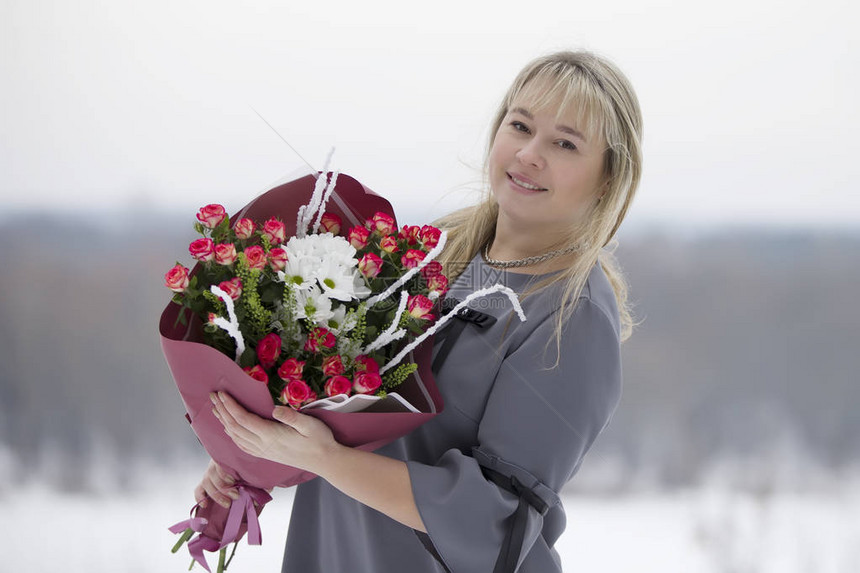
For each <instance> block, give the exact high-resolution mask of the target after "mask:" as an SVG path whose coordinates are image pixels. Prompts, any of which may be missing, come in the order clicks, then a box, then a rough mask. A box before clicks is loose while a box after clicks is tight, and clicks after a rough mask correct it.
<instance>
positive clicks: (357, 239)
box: [347, 227, 370, 249]
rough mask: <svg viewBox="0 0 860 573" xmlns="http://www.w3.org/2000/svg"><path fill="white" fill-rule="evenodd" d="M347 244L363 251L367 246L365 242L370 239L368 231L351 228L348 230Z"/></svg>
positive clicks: (363, 228)
mask: <svg viewBox="0 0 860 573" xmlns="http://www.w3.org/2000/svg"><path fill="white" fill-rule="evenodd" d="M347 238H348V239H349V244H350V245H352V246H353V247H355V248H356V249H363V248H364V247H366V246H367V241H368V239H370V231H368V230H367V229H366V228H365V227H353V228H352V229H350V230H349V237H347Z"/></svg>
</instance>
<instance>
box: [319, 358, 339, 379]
mask: <svg viewBox="0 0 860 573" xmlns="http://www.w3.org/2000/svg"><path fill="white" fill-rule="evenodd" d="M322 371H323V374H325V375H326V376H337V375H338V374H343V360H342V359H341V357H340V356H338V355H337V354H335V355H334V356H326V357H325V358H323V361H322Z"/></svg>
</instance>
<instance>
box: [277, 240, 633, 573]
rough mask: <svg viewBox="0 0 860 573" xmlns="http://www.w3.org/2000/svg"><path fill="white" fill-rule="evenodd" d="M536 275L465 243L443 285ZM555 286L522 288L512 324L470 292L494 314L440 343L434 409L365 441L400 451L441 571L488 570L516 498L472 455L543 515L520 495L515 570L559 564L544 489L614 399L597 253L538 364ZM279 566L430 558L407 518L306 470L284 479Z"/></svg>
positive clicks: (384, 571) (616, 362)
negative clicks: (288, 506)
mask: <svg viewBox="0 0 860 573" xmlns="http://www.w3.org/2000/svg"><path fill="white" fill-rule="evenodd" d="M539 278H541V277H533V276H531V275H526V274H518V273H512V272H505V271H499V270H496V269H493V268H491V267H489V266H487V265H486V264H485V263H484V262H483V261H482V259H481V257H480V255H478V256H476V257H475V259H474V260H472V262H471V263H470V265H469V267H468V268H467V269H466V271H465V272H464V273H463V274H462V275H460V277H458V279H457V281H455V282H454V283H453V284H452V285H451V289H450V291H449V296H452V297H455V298H458V299H464V298H465V297H466V296H467V295H468V294H469V293H471V292H474V291H475V290H478V289H479V288H482V287H484V286H490V285H492V284H495V283H496V282H503V283H504V284H506V285H507V286H509V287H511V288H512V289H513V290H514V291H517V292H523V291H524V290H525V289H526V288H527V286H528V284H529V281H530V280H533V279H539ZM558 295H559V289H558V288H557V285H553V287H551V288H549V289H544V290H543V291H542V292H541V293H539V294H536V295H533V296H531V297H529V298H527V299H526V300H525V301H524V302H523V310H524V311H525V314H526V317H527V319H528V320H527V321H526V322H523V323H521V322H520V321H519V320H518V319H517V318H516V316H513V317H512V315H513V314H514V313H513V311H512V309H511V305H510V303H509V302H508V300H507V298H506V297H505V296H504V295H501V294H499V293H496V294H494V295H490V296H489V297H486V298H484V299H477V300H475V301H473V303H472V308H474V309H476V310H479V311H481V312H484V313H487V314H490V315H492V316H494V317H496V318H497V321H496V322H495V323H494V324H492V325H491V326H489V327H485V328H481V327H478V326H476V325H474V324H467V325H466V326H465V329H464V330H463V332H462V334H461V335H460V336H459V338H458V339H457V342H456V344H454V345H453V346H452V350H451V352H450V354H448V356H447V357H446V359H445V361H444V362H443V363H442V365H441V368H440V369H439V371H438V373H437V375H436V383H437V386H438V387H439V390H440V392H441V394H442V398H443V400H444V403H445V409H444V411H443V412H442V413H441V414H440V415H438V416H437V417H436V418H434V419H433V420H431V421H430V422H429V423H427V424H425V425H424V426H421V427H420V428H418V429H416V430H415V431H413V432H411V433H410V434H408V435H406V436H404V437H403V438H401V439H399V440H397V441H395V442H393V443H391V444H389V445H387V446H385V447H383V448H380V449H379V450H377V453H379V454H382V455H386V456H389V457H392V458H395V459H399V460H404V461H406V462H407V467H408V469H409V476H410V478H411V481H412V491H413V494H414V496H415V503H416V505H417V507H418V511H419V513H420V514H421V518H422V520H423V522H424V524H425V526H426V527H427V535H428V537H429V540H430V541H432V545H433V547H435V550H436V551H437V552H438V554H439V555H440V556H441V559H442V560H444V562H445V564H446V565H447V567H448V569H449V570H450V571H452V572H453V573H490V572H492V571H493V568H494V565H495V564H496V560H497V557H498V555H499V550H500V546H501V545H502V542H503V539H504V537H505V534H506V532H507V531H508V529H509V527H510V525H511V521H512V520H513V517H512V514H514V512H515V511H516V510H517V507H518V502H519V498H518V497H517V496H516V495H514V494H513V493H510V492H509V491H506V490H505V489H503V488H500V487H498V486H497V485H496V484H495V483H493V482H492V481H488V479H487V478H486V477H485V475H484V473H483V472H482V470H481V467H482V466H485V467H492V468H494V469H495V470H497V471H499V472H501V473H502V474H504V475H505V476H510V475H513V476H516V477H517V478H518V479H519V481H520V482H521V483H523V484H525V485H526V486H527V487H529V488H531V490H532V491H533V492H534V493H535V494H537V495H538V496H539V497H540V499H542V500H543V501H544V502H545V503H546V504H547V505H549V506H550V508H549V510H548V511H547V512H546V513H545V515H541V514H540V513H539V512H538V511H537V510H536V509H534V508H533V507H529V508H528V512H527V517H526V514H525V513H524V515H523V517H525V518H526V520H525V523H526V528H525V535H524V541H523V549H522V551H521V552H520V557H519V563H520V566H519V568H518V569H517V571H519V572H520V573H548V572H555V571H561V562H560V560H559V557H558V553H557V552H556V551H555V550H554V549H553V544H554V543H555V542H556V540H557V539H558V538H559V536H560V535H561V533H562V531H564V527H565V522H566V519H565V514H564V509H563V507H562V505H561V502H560V500H559V498H558V495H557V492H559V491H560V490H561V488H562V486H563V485H564V484H565V483H567V482H568V481H569V480H570V479H571V478H572V477H573V475H574V474H575V473H576V472H577V470H578V469H579V466H580V464H581V463H582V460H583V457H584V456H585V453H586V452H587V451H588V449H589V448H590V447H591V444H592V442H593V441H594V439H595V438H596V437H597V435H598V434H599V433H600V432H601V431H602V430H603V429H604V428H605V427H606V425H607V424H608V423H609V420H610V418H611V416H612V414H613V412H614V411H615V408H616V406H617V405H618V401H619V399H620V396H621V359H620V352H619V318H618V310H617V307H616V303H615V297H614V294H613V291H612V288H611V286H610V284H609V281H608V279H607V278H606V275H605V273H604V272H603V269H602V267H601V266H600V264H599V263H598V264H596V265H595V266H594V268H593V269H592V271H591V273H590V274H589V277H588V282H587V284H586V286H585V288H584V289H583V292H582V295H581V297H580V300H579V301H578V305H577V308H576V311H575V313H574V314H573V316H572V317H571V318H570V320H568V321H567V323H566V324H565V326H564V330H563V338H562V346H561V358H560V362H559V366H558V367H557V368H555V369H547V368H548V367H550V366H552V364H553V363H554V362H555V358H556V346H555V342H554V340H552V338H553V335H554V328H555V323H554V318H555V313H556V312H558V304H557V300H558ZM509 318H511V320H510V321H509V320H508V319H509ZM452 322H453V321H452ZM506 327H507V332H505V330H506ZM548 340H549V341H550V344H549V346H546V343H547V341H548ZM438 346H439V345H437V348H434V354H435V353H437V352H438ZM523 509H525V508H523ZM425 539H426V538H425ZM282 571H283V572H285V573H312V572H321V573H340V572H356V573H364V572H366V573H371V572H373V573H395V572H402V571H409V572H410V573H413V572H414V573H425V572H426V573H430V572H433V573H439V572H442V571H444V569H443V568H442V566H441V565H440V564H439V563H438V562H437V561H436V558H434V557H433V556H432V555H431V553H430V552H428V550H427V549H426V548H425V546H424V545H423V544H422V542H421V541H420V540H419V537H418V536H417V535H416V533H415V532H414V531H413V530H412V529H410V528H409V527H406V526H404V525H401V524H400V523H398V522H396V521H394V520H392V519H390V518H389V517H387V516H386V515H384V514H382V513H379V512H378V511H376V510H374V509H371V508H369V507H367V506H365V505H363V504H361V503H359V502H357V501H355V500H353V499H352V498H350V497H348V496H346V495H344V494H342V493H340V491H338V490H337V489H335V488H333V487H332V486H331V485H329V484H328V483H327V482H325V481H324V480H321V479H314V480H312V481H310V482H306V483H304V484H301V485H299V486H298V489H297V491H296V496H295V501H294V505H293V513H292V517H291V520H290V528H289V534H288V537H287V546H286V551H285V554H284V562H283V569H282Z"/></svg>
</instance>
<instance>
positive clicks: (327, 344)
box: [305, 326, 337, 352]
mask: <svg viewBox="0 0 860 573" xmlns="http://www.w3.org/2000/svg"><path fill="white" fill-rule="evenodd" d="M336 342H337V339H336V338H335V337H334V334H332V333H331V332H330V331H329V330H328V329H327V328H322V327H321V326H318V327H316V328H314V329H313V330H311V331H310V332H309V333H308V340H307V342H305V350H306V351H308V352H319V351H320V350H323V349H327V348H334V345H335V343H336Z"/></svg>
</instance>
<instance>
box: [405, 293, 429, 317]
mask: <svg viewBox="0 0 860 573" xmlns="http://www.w3.org/2000/svg"><path fill="white" fill-rule="evenodd" d="M406 308H407V309H408V310H409V314H411V315H412V316H413V317H415V318H417V319H419V320H429V319H432V318H433V313H432V312H431V311H432V310H433V301H432V300H430V299H429V298H427V297H426V296H424V295H423V294H416V295H415V296H410V297H409V302H407V303H406Z"/></svg>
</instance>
